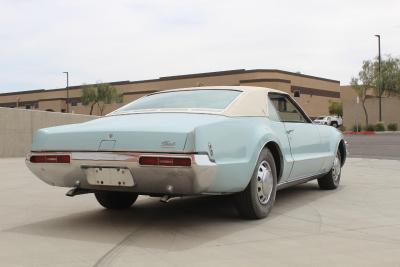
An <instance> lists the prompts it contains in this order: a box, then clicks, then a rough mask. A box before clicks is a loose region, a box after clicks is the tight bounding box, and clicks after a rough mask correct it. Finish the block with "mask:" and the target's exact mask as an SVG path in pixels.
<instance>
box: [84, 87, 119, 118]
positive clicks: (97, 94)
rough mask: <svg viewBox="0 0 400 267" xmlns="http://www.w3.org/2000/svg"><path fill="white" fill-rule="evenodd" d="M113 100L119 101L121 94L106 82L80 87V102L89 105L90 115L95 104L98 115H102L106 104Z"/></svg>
mask: <svg viewBox="0 0 400 267" xmlns="http://www.w3.org/2000/svg"><path fill="white" fill-rule="evenodd" d="M113 102H121V95H119V94H118V92H117V89H115V88H114V87H112V86H111V85H110V84H108V83H98V84H94V85H84V86H83V88H82V104H83V105H85V106H88V105H90V115H92V113H93V108H94V106H95V105H97V106H98V107H99V110H100V115H103V112H104V109H105V107H106V105H107V104H111V103H113Z"/></svg>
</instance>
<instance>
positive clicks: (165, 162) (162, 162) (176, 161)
mask: <svg viewBox="0 0 400 267" xmlns="http://www.w3.org/2000/svg"><path fill="white" fill-rule="evenodd" d="M139 164H140V165H156V166H181V167H188V166H190V165H191V164H192V160H191V159H190V158H174V157H156V156H144V157H140V158H139Z"/></svg>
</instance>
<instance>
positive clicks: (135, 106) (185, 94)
mask: <svg viewBox="0 0 400 267" xmlns="http://www.w3.org/2000/svg"><path fill="white" fill-rule="evenodd" d="M240 93H241V91H237V90H221V89H204V90H187V91H185V90H182V91H172V92H164V93H163V92H161V93H156V94H152V95H148V96H145V97H142V98H140V99H138V100H136V101H133V102H132V103H130V104H128V105H126V106H124V107H122V108H120V109H118V110H117V111H115V112H113V114H119V113H125V112H129V111H138V110H149V109H151V110H154V109H225V108H226V107H227V106H228V105H229V104H230V103H231V102H232V101H233V100H234V99H235V98H236V97H237V96H238V95H239V94H240Z"/></svg>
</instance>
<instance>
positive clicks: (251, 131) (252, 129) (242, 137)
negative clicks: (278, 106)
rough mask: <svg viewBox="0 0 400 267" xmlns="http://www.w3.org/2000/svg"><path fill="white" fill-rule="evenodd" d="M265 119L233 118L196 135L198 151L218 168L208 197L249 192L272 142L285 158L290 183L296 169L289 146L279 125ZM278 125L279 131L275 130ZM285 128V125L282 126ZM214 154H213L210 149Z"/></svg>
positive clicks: (198, 129)
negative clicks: (259, 161)
mask: <svg viewBox="0 0 400 267" xmlns="http://www.w3.org/2000/svg"><path fill="white" fill-rule="evenodd" d="M275 124H280V123H279V122H273V121H270V120H268V119H267V118H265V117H251V118H249V117H241V118H231V119H230V120H227V121H224V122H222V123H218V124H211V125H207V126H204V127H199V128H197V129H196V131H195V140H196V143H195V147H196V151H208V153H209V155H210V157H211V159H212V160H214V161H215V163H216V164H217V170H216V179H215V181H214V183H213V184H212V185H211V186H210V187H209V189H208V190H207V192H208V193H230V192H239V191H242V190H244V189H245V187H246V186H247V184H248V183H249V181H250V178H251V176H252V173H253V171H254V168H255V164H256V162H257V159H258V156H259V153H260V151H261V150H262V149H263V147H264V146H265V144H267V143H268V142H271V141H273V142H275V143H277V144H278V146H279V147H280V149H281V152H282V156H283V160H284V163H283V175H282V179H284V180H285V179H287V176H288V175H289V173H290V170H291V166H292V161H293V160H292V157H291V154H290V149H289V145H288V142H287V138H286V137H285V136H283V137H284V138H286V142H285V139H284V138H282V140H283V141H282V140H280V139H279V138H277V135H279V134H280V135H281V134H282V133H281V132H277V130H276V129H277V128H278V127H276V126H277V125H275ZM274 125H275V127H274ZM281 126H282V125H281ZM209 145H210V146H211V150H212V152H210V147H209Z"/></svg>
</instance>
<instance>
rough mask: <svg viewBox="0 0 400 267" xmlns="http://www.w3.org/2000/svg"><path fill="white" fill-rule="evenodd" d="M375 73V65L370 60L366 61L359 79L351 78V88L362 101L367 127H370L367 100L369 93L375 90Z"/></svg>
mask: <svg viewBox="0 0 400 267" xmlns="http://www.w3.org/2000/svg"><path fill="white" fill-rule="evenodd" d="M374 82H375V72H374V64H373V63H372V62H371V61H370V60H365V61H364V62H363V65H362V67H361V71H360V72H359V73H358V78H355V77H353V78H351V82H350V84H351V87H352V88H353V89H354V91H356V93H357V96H358V97H359V99H360V100H361V104H362V107H363V110H364V115H365V125H368V112H367V108H366V107H365V100H367V92H368V90H370V89H371V88H374Z"/></svg>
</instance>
